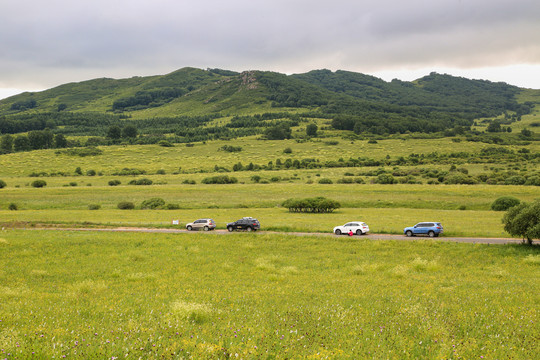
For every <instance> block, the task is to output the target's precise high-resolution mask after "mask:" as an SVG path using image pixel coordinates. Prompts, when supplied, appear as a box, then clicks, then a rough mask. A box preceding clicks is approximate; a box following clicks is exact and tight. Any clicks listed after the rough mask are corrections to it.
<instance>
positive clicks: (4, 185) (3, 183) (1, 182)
mask: <svg viewBox="0 0 540 360" xmlns="http://www.w3.org/2000/svg"><path fill="white" fill-rule="evenodd" d="M6 186H7V184H6V182H5V181H4V180H0V189H3V188H5V187H6Z"/></svg>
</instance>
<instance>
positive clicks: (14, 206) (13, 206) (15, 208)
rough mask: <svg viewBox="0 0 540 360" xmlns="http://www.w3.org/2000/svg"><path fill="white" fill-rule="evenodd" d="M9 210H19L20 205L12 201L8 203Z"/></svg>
mask: <svg viewBox="0 0 540 360" xmlns="http://www.w3.org/2000/svg"><path fill="white" fill-rule="evenodd" d="M8 210H19V207H18V206H17V204H15V203H11V204H9V205H8Z"/></svg>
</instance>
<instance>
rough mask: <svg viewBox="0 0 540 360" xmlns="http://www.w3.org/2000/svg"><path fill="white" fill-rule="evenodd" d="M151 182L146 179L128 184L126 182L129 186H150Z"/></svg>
mask: <svg viewBox="0 0 540 360" xmlns="http://www.w3.org/2000/svg"><path fill="white" fill-rule="evenodd" d="M152 183H153V182H152V180H150V179H147V178H142V179H133V180H131V181H130V182H128V184H129V185H152Z"/></svg>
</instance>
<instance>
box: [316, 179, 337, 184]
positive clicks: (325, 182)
mask: <svg viewBox="0 0 540 360" xmlns="http://www.w3.org/2000/svg"><path fill="white" fill-rule="evenodd" d="M333 183H334V182H333V181H332V180H330V179H328V178H322V179H320V180H319V184H333Z"/></svg>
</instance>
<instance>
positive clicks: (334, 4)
mask: <svg viewBox="0 0 540 360" xmlns="http://www.w3.org/2000/svg"><path fill="white" fill-rule="evenodd" d="M186 66H192V67H197V68H203V69H204V68H208V67H211V68H222V69H229V70H236V71H242V70H272V71H278V72H281V73H287V74H291V73H301V72H307V71H309V70H314V69H323V68H326V69H330V70H338V69H342V70H349V71H355V72H360V73H364V74H371V75H375V76H377V77H381V78H383V79H385V80H388V81H389V80H391V79H393V78H398V79H402V80H413V79H416V78H419V77H421V76H424V75H427V74H429V73H430V72H431V71H437V72H440V73H448V74H452V75H456V76H465V77H467V78H473V79H486V80H491V81H505V82H507V83H510V84H513V85H518V86H522V87H528V88H534V89H540V1H539V0H407V1H404V0H46V1H45V0H0V98H4V97H7V96H9V95H13V94H15V93H20V92H22V91H25V90H29V91H36V90H43V89H48V88H51V87H54V86H57V85H60V84H63V83H67V82H78V81H83V80H89V79H94V78H99V77H112V78H124V77H131V76H146V75H157V74H166V73H169V72H171V71H174V70H176V69H179V68H182V67H186Z"/></svg>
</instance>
